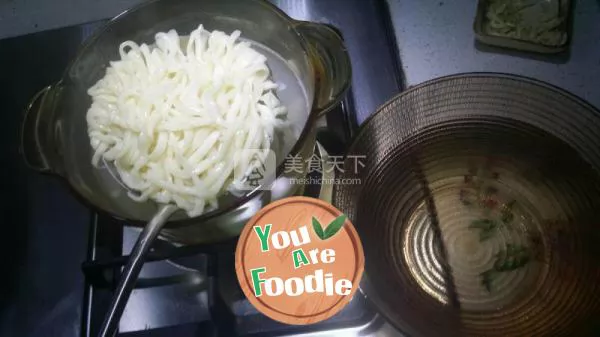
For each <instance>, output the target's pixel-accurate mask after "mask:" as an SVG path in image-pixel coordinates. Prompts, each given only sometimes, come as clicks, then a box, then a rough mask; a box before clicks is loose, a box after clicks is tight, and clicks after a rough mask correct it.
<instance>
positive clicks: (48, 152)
mask: <svg viewBox="0 0 600 337" xmlns="http://www.w3.org/2000/svg"><path fill="white" fill-rule="evenodd" d="M57 89H58V87H57V86H55V85H49V86H47V87H45V88H43V89H42V90H40V91H38V92H37V93H36V94H35V95H34V96H33V98H32V99H31V101H29V104H28V105H27V107H26V108H25V113H24V118H23V124H22V127H21V144H20V149H19V150H20V152H21V155H22V156H23V159H24V160H25V164H26V165H27V166H28V167H29V168H31V169H33V170H35V171H38V172H42V173H57V172H56V168H57V167H56V166H55V165H53V163H54V162H55V160H56V143H55V135H56V130H55V127H56V123H54V117H55V116H54V107H55V103H56V98H57Z"/></svg>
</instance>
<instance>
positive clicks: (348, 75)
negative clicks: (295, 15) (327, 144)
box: [295, 21, 352, 116]
mask: <svg viewBox="0 0 600 337" xmlns="http://www.w3.org/2000/svg"><path fill="white" fill-rule="evenodd" d="M295 28H296V30H298V32H300V34H301V35H302V36H303V37H304V38H305V39H306V41H307V42H308V44H309V45H310V47H311V48H310V53H311V58H312V63H313V67H314V70H315V88H316V90H315V97H316V108H317V109H318V115H319V116H322V115H324V114H325V113H327V112H328V111H329V110H331V108H333V107H334V106H335V105H337V104H338V103H339V102H340V101H341V100H342V98H343V97H344V95H345V94H346V91H347V90H348V88H349V87H350V84H351V80H352V66H351V64H350V55H349V54H348V51H347V50H346V46H345V44H344V40H343V38H342V36H341V35H340V34H339V33H338V32H337V31H336V30H335V29H334V28H333V27H331V26H329V25H326V24H319V23H313V22H307V21H297V23H296V26H295Z"/></svg>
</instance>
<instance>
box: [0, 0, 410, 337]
mask: <svg viewBox="0 0 600 337" xmlns="http://www.w3.org/2000/svg"><path fill="white" fill-rule="evenodd" d="M273 2H274V4H275V5H277V6H278V7H280V8H281V9H282V10H284V11H285V12H287V13H288V14H289V15H290V16H291V17H293V18H295V19H298V20H307V21H314V22H321V23H326V24H330V25H332V26H334V27H336V28H337V29H338V30H339V31H340V32H341V35H343V37H344V39H345V43H346V46H347V48H348V52H349V54H350V57H351V63H352V72H353V80H352V86H351V89H350V91H349V93H348V96H347V97H346V100H345V101H344V103H343V104H341V105H340V106H339V107H338V108H337V109H335V110H333V111H331V112H330V113H329V114H328V115H327V118H326V119H325V120H323V121H322V123H320V126H319V128H320V129H319V134H318V141H319V143H320V144H321V145H323V148H324V149H325V151H326V152H329V153H330V154H332V155H338V154H343V152H344V149H345V148H346V147H347V145H348V144H349V142H350V140H351V138H352V137H353V135H354V132H356V130H357V128H358V126H359V125H360V124H361V123H362V122H363V121H364V120H365V119H366V118H368V116H369V115H370V114H372V113H373V112H374V111H376V109H377V108H378V107H379V106H381V105H382V104H383V103H385V102H386V101H387V100H388V99H390V98H391V97H392V96H393V95H395V94H397V93H398V92H400V90H401V83H402V81H401V78H400V75H399V74H400V71H399V69H400V63H399V61H398V58H397V55H396V42H395V40H394V33H393V29H392V26H391V21H390V19H389V14H388V9H387V5H386V2H385V1H384V0H370V1H364V0H327V1H322V0H273ZM104 22H105V21H97V22H92V23H87V24H82V25H77V26H71V27H66V28H61V29H56V30H51V31H44V32H39V33H35V34H30V35H26V36H20V37H15V38H10V39H5V40H0V60H2V62H0V66H1V67H2V68H1V69H2V71H1V73H2V74H3V75H4V76H2V77H1V78H0V81H2V83H3V88H7V90H8V91H6V92H5V93H6V96H3V98H2V99H1V100H0V101H2V108H3V111H6V112H7V113H4V114H1V115H0V116H1V117H2V124H3V125H5V130H6V131H5V132H3V133H2V137H3V138H2V139H3V140H4V141H3V142H0V146H2V148H3V149H5V150H6V151H5V152H6V153H7V154H8V157H6V160H5V161H3V163H4V164H5V165H3V167H4V168H5V170H7V171H8V172H7V175H8V176H11V177H14V179H12V180H10V179H9V180H6V181H4V184H5V187H6V188H3V189H4V190H6V191H16V192H15V193H13V192H11V193H13V194H11V195H10V197H7V198H6V200H7V202H6V203H5V204H6V205H7V207H6V212H4V213H5V215H6V216H7V219H8V223H15V226H7V228H6V231H7V232H5V234H6V235H7V237H11V240H12V241H13V242H14V245H16V246H17V247H19V249H18V250H16V251H13V250H12V248H8V246H7V248H6V249H7V252H6V254H4V255H7V256H13V257H14V258H13V259H12V260H10V261H8V262H9V264H8V266H7V268H4V269H3V270H4V271H5V273H6V275H8V281H9V284H8V288H7V289H8V291H9V292H10V293H11V295H10V297H9V299H8V300H7V302H2V301H0V314H2V315H0V320H1V321H2V327H1V329H0V330H1V331H0V334H3V331H6V332H10V333H9V334H10V335H19V336H24V337H29V336H36V337H37V336H61V337H65V336H82V337H83V336H85V337H88V336H95V335H96V334H97V331H98V329H99V325H100V324H101V322H102V320H103V318H104V314H105V312H106V308H107V307H108V305H109V303H110V299H111V298H112V290H113V289H114V287H115V285H116V282H117V280H118V274H119V272H120V270H121V267H122V266H123V265H124V264H125V262H126V260H127V257H128V256H127V254H129V251H130V249H131V247H132V245H133V242H134V241H135V239H136V238H137V235H138V232H137V231H136V230H135V229H133V228H131V227H127V226H123V224H122V223H118V222H117V221H116V220H114V219H110V218H107V217H103V216H101V215H98V214H94V213H91V212H90V210H89V209H87V208H86V207H85V206H84V205H82V204H81V203H78V202H77V201H76V200H75V199H74V198H73V197H72V196H71V195H70V194H69V191H68V189H67V188H66V187H65V186H64V185H62V184H60V182H59V181H58V180H57V179H52V178H48V177H43V176H40V175H39V174H37V173H35V172H30V171H27V170H26V169H25V168H24V167H23V165H22V160H21V157H20V155H19V154H18V153H17V151H16V149H17V148H18V145H17V144H16V143H15V142H16V139H17V137H16V133H17V131H16V130H18V129H19V125H20V123H21V118H20V114H19V113H18V111H20V110H21V109H22V108H23V107H24V106H26V104H27V102H28V100H29V99H30V98H31V97H32V96H33V95H34V94H35V92H37V91H38V90H40V89H41V88H43V87H44V86H46V85H48V84H50V83H53V82H54V81H56V80H57V79H59V78H60V76H61V73H62V72H63V71H64V69H65V68H66V66H67V64H68V62H69V61H70V60H72V58H73V57H74V56H75V53H76V52H77V49H78V48H79V46H80V44H81V43H82V42H83V41H85V39H87V38H88V37H89V36H90V34H91V33H93V32H94V31H95V30H96V29H98V28H100V27H101V26H102V24H103V23H104ZM40 56H42V57H40ZM4 80H6V82H4ZM4 159H5V158H4V157H3V160H4ZM24 186H25V187H26V188H24ZM304 192H305V194H306V195H310V196H315V197H317V196H319V194H320V193H322V192H323V191H322V188H321V187H320V186H306V190H305V191H304ZM24 214H25V215H27V216H23V215H24ZM86 232H87V233H88V234H89V235H88V236H89V238H88V240H87V244H86ZM235 243H236V238H235V237H233V238H229V239H226V240H224V241H222V242H218V243H214V244H203V245H194V246H174V245H171V244H169V243H168V242H166V241H159V242H158V243H157V244H156V245H155V246H154V248H153V250H152V253H151V256H150V259H149V261H148V262H147V263H146V265H145V266H144V268H143V270H142V274H141V278H140V279H139V281H138V282H137V285H136V289H135V291H134V293H133V294H132V297H131V299H130V301H129V302H128V305H127V307H126V310H125V313H124V316H123V317H122V319H121V322H120V333H119V335H120V336H141V337H146V336H169V337H173V336H177V337H188V336H190V337H191V336H292V335H294V336H326V335H334V336H356V335H361V336H365V335H379V336H394V335H397V332H395V331H394V330H393V329H391V328H390V327H389V326H388V325H387V324H386V323H385V321H384V320H383V319H382V318H381V317H380V316H378V315H377V313H376V311H375V310H374V309H373V308H371V307H370V306H369V303H368V301H367V300H366V297H365V296H364V295H363V294H361V293H357V295H355V296H354V298H353V299H352V301H351V303H350V304H349V305H348V306H347V307H346V308H345V309H344V310H343V311H342V312H340V313H339V314H338V315H336V316H334V317H332V318H330V319H329V320H327V321H324V322H321V323H318V324H314V325H310V326H288V325H284V324H279V323H277V322H274V321H272V320H270V319H268V318H266V317H265V316H263V315H261V314H259V313H257V312H256V311H255V309H254V308H253V307H252V306H251V305H250V304H249V303H248V301H246V300H245V298H244V297H243V295H242V294H241V292H240V290H239V288H238V284H237V279H236V278H235V272H234V262H233V254H234V250H235ZM9 250H10V251H9ZM82 262H83V265H82V268H80V265H81V263H82ZM82 271H83V272H82ZM5 290H6V289H5ZM82 291H83V293H84V294H83V296H82ZM5 327H6V328H7V329H9V330H3V329H4V328H5Z"/></svg>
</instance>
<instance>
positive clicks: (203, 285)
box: [81, 95, 376, 337]
mask: <svg viewBox="0 0 600 337" xmlns="http://www.w3.org/2000/svg"><path fill="white" fill-rule="evenodd" d="M351 98H352V97H351V96H350V95H349V96H348V97H347V98H346V100H345V101H344V103H342V104H340V105H339V107H338V108H336V109H334V110H332V111H331V112H330V113H329V114H328V116H327V125H328V127H327V128H326V129H325V128H323V129H320V130H319V132H318V136H317V138H318V140H319V142H320V143H321V144H322V145H323V146H324V148H325V149H326V150H327V151H328V153H329V154H330V155H343V151H344V148H345V144H346V143H347V142H348V141H349V139H350V137H351V135H352V133H351V132H352V130H353V128H352V124H351V123H350V122H349V121H351V120H353V118H350V117H351V116H350V115H349V111H351V109H349V107H350V106H351V105H350V102H351V101H352V99H351ZM310 174H312V173H309V175H310ZM318 191H319V186H315V185H307V186H306V189H305V195H309V196H317V195H318ZM127 230H128V229H124V227H123V226H122V224H120V223H119V221H118V220H115V219H112V218H109V217H106V216H103V215H98V214H97V215H95V216H94V217H93V223H92V226H91V232H90V238H89V251H88V257H87V261H86V262H84V263H83V265H82V269H83V272H84V275H85V280H86V289H85V298H84V313H83V315H82V332H81V335H82V336H83V337H91V336H95V335H96V334H97V332H98V331H99V328H100V325H101V323H102V320H103V319H104V314H105V313H106V311H107V309H108V306H109V304H110V301H111V298H112V295H113V294H112V291H113V290H114V288H115V287H116V284H117V283H118V276H119V274H120V271H121V268H122V267H123V266H124V265H125V264H126V262H127V259H128V256H126V255H123V246H124V243H125V241H126V239H124V238H125V237H126V236H127V233H126V231H127ZM129 234H130V236H132V238H135V236H136V235H137V233H129ZM236 242H237V238H234V239H230V240H226V241H223V242H218V243H211V244H199V245H190V246H180V247H177V246H173V245H171V244H169V243H167V242H164V241H160V240H159V241H157V243H156V244H155V245H154V247H153V248H152V251H151V252H150V254H149V256H148V259H147V263H146V265H145V266H144V268H146V266H148V265H152V264H161V266H163V267H164V266H167V265H170V267H171V269H174V270H177V271H178V272H176V273H173V272H169V273H166V274H165V273H164V272H162V271H161V272H158V273H155V274H158V276H157V275H152V276H153V277H144V276H143V275H140V279H139V280H138V282H137V283H136V288H135V290H134V293H133V294H132V299H133V298H134V296H136V293H139V294H141V292H145V293H147V292H155V293H156V292H158V291H160V292H161V296H162V295H163V294H166V295H165V296H162V297H160V300H155V301H153V300H152V298H153V297H152V296H148V299H144V300H140V303H142V304H141V305H142V306H141V307H137V308H138V309H136V308H133V309H131V310H132V311H136V310H138V311H139V310H142V311H143V310H147V311H149V312H151V313H152V314H150V315H140V316H142V318H141V319H142V320H146V319H149V320H150V321H149V322H145V323H144V322H141V323H140V322H138V324H137V327H138V329H134V328H132V327H128V328H127V329H126V330H127V331H123V332H121V333H120V334H119V336H123V337H125V336H127V337H133V336H140V337H141V336H143V337H150V336H169V337H173V336H285V335H291V334H310V333H311V332H322V331H332V330H340V329H348V328H357V327H360V326H365V325H367V324H368V323H369V322H371V321H373V320H374V319H375V317H376V315H375V313H374V311H372V310H370V309H369V308H368V305H367V303H366V299H365V298H364V296H363V295H362V294H360V293H359V294H357V295H355V296H354V298H353V299H352V301H351V302H350V304H349V305H348V306H347V307H346V308H345V309H344V310H343V311H342V312H340V313H338V314H337V315H335V316H333V317H332V318H330V319H328V320H326V321H324V322H320V323H317V324H313V325H308V326H293V325H286V324H281V323H279V322H276V321H273V320H271V319H269V318H268V317H266V316H264V315H262V314H260V313H258V312H257V311H256V310H255V309H254V307H252V305H251V304H250V303H249V302H248V301H247V300H246V299H245V297H244V295H243V292H242V291H241V289H240V288H239V286H238V283H237V278H236V275H235V263H234V261H235V257H234V252H235V245H236ZM155 269H160V268H155ZM166 269H169V268H162V270H166ZM143 273H144V270H142V274H143ZM173 287H179V288H180V289H184V290H181V291H179V293H181V292H184V295H183V297H180V299H177V298H173V299H172V300H171V299H169V294H170V293H169V291H170V290H169V289H171V288H173ZM157 289H160V290H157ZM185 291H187V292H188V295H187V296H186V295H185ZM165 297H166V298H167V305H166V306H167V308H156V307H155V306H161V305H162V304H163V300H164V299H165ZM156 298H159V297H156ZM131 301H132V300H131V299H130V302H131ZM178 301H181V302H178ZM190 301H191V302H194V303H192V304H189V303H188V302H190ZM188 304H189V306H188ZM129 305H130V304H129V303H128V306H129ZM153 308H154V309H153ZM188 308H193V309H190V310H187V309H188ZM170 309H172V310H170ZM153 310H154V311H153ZM127 311H128V308H126V310H125V314H124V316H123V320H125V321H126V320H127V319H128V317H126V315H127ZM153 316H154V317H153ZM157 316H158V317H157ZM148 317H151V318H148ZM137 319H138V318H135V320H137ZM132 320H133V319H132ZM122 323H123V321H122ZM122 325H123V324H122ZM126 325H127V324H126ZM131 325H133V324H131ZM142 325H143V327H142V328H141V329H139V327H140V326H142ZM161 325H162V326H161Z"/></svg>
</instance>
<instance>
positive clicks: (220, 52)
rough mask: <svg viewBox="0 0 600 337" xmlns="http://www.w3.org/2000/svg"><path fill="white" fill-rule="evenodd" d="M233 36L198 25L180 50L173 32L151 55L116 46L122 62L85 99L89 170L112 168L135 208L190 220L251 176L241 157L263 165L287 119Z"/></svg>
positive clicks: (254, 58)
mask: <svg viewBox="0 0 600 337" xmlns="http://www.w3.org/2000/svg"><path fill="white" fill-rule="evenodd" d="M239 36H240V32H239V31H236V32H234V33H232V34H231V35H227V34H225V33H223V32H219V31H213V32H209V31H207V30H205V29H203V27H202V25H200V26H199V27H198V29H196V30H194V31H193V32H192V33H191V34H190V35H189V38H188V39H187V41H183V40H184V39H186V38H182V37H180V36H179V35H178V34H177V32H176V31H174V30H171V31H169V32H168V33H158V34H156V37H155V44H154V45H153V46H148V45H146V44H142V45H138V44H136V43H135V42H132V41H126V42H123V43H122V44H121V46H120V55H121V59H120V60H118V61H114V62H111V63H110V67H108V69H107V70H106V75H105V76H104V77H103V78H102V79H100V80H99V81H98V82H97V83H96V84H95V85H94V86H93V87H91V88H90V89H89V91H88V93H89V95H90V96H91V97H92V105H91V107H90V109H89V110H88V112H87V123H88V134H89V136H90V140H91V145H92V147H93V149H94V151H95V152H94V156H93V159H92V163H93V164H94V165H95V166H96V167H98V166H100V163H101V162H102V159H104V161H105V162H108V163H111V164H113V165H114V166H115V168H116V170H117V172H118V174H119V176H120V178H121V180H122V181H123V183H124V184H125V185H127V186H128V187H129V188H130V189H132V190H135V191H137V192H139V193H131V192H130V193H129V196H130V197H131V198H132V199H134V200H136V201H146V200H148V199H150V200H154V201H156V202H159V203H174V204H176V205H177V206H178V207H179V208H181V209H183V210H185V211H186V212H187V214H188V215H189V216H197V215H200V214H202V213H203V212H205V211H207V210H209V209H214V208H216V207H217V206H218V205H217V198H218V197H219V196H220V195H222V194H223V193H224V192H225V191H227V190H232V189H235V188H236V187H239V186H240V184H242V183H243V179H239V178H240V177H235V178H238V179H237V180H234V172H245V173H246V174H248V173H250V171H251V170H252V169H254V168H255V167H256V165H257V163H258V161H257V160H256V156H254V155H253V156H245V157H243V158H242V157H240V154H241V153H245V152H240V151H241V150H243V149H258V150H259V151H258V158H260V160H264V158H265V156H266V155H267V151H268V149H270V147H271V143H272V142H273V137H274V134H275V132H276V131H277V129H279V128H282V127H284V126H286V123H287V122H286V118H285V115H286V109H285V107H283V106H281V104H280V102H279V99H278V98H277V97H276V96H275V94H274V92H273V90H274V89H275V88H276V84H275V83H273V82H272V81H271V80H270V79H269V77H270V72H269V68H268V67H267V63H266V58H265V56H263V55H262V54H260V53H258V52H257V51H255V50H254V49H252V48H251V46H250V43H248V42H244V41H242V42H240V41H238V38H239ZM236 156H237V157H236ZM234 158H238V160H234ZM236 165H237V167H235V166H236ZM234 170H235V171H234Z"/></svg>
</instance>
